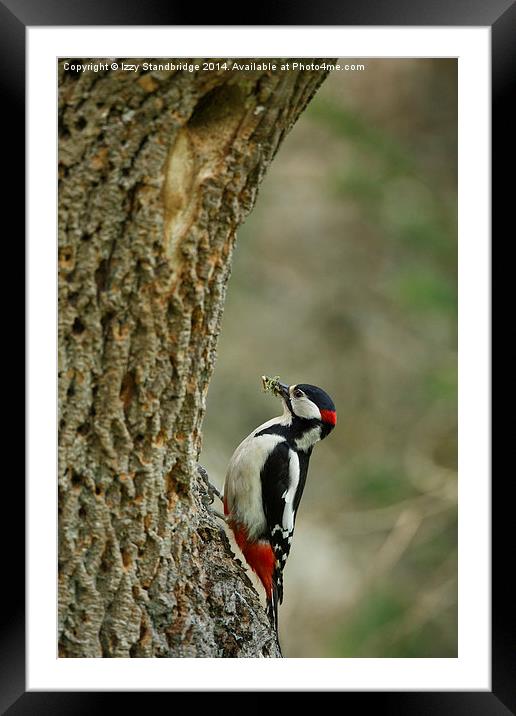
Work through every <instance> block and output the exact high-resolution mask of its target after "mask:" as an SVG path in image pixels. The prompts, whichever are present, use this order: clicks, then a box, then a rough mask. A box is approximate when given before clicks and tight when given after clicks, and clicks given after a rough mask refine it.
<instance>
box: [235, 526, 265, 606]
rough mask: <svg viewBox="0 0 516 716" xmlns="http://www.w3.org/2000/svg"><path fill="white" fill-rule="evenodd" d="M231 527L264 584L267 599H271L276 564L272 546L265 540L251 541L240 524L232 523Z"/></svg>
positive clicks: (245, 555) (237, 541) (248, 560)
mask: <svg viewBox="0 0 516 716" xmlns="http://www.w3.org/2000/svg"><path fill="white" fill-rule="evenodd" d="M231 527H232V529H233V532H234V534H235V539H236V543H237V545H238V546H239V547H240V549H241V550H242V552H243V555H244V557H245V558H246V561H247V563H248V564H249V566H250V567H251V569H252V570H253V571H254V572H256V574H257V575H258V577H259V579H260V581H261V583H262V584H263V587H264V589H265V593H266V595H267V599H271V597H272V588H273V575H274V567H275V564H276V557H275V556H274V552H273V551H272V547H271V546H270V544H269V543H268V542H264V541H260V542H250V541H249V540H248V539H247V531H246V529H245V528H244V527H242V526H240V525H238V526H233V525H231Z"/></svg>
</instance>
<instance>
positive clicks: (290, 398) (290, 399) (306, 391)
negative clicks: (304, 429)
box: [277, 382, 337, 440]
mask: <svg viewBox="0 0 516 716" xmlns="http://www.w3.org/2000/svg"><path fill="white" fill-rule="evenodd" d="M277 392H278V394H279V395H280V396H281V398H282V400H283V403H284V404H285V406H286V408H287V410H289V412H290V413H291V414H292V416H293V417H296V418H300V419H301V420H306V421H310V422H313V421H314V420H317V421H319V422H320V423H321V425H322V427H321V438H320V439H321V440H323V439H324V438H325V437H326V436H327V435H329V434H330V433H331V431H332V430H333V428H334V427H335V425H336V424H337V412H336V410H335V404H334V402H333V400H332V399H331V398H330V396H329V395H328V393H326V392H325V391H324V390H323V389H322V388H318V387H317V386H316V385H308V384H307V383H298V384H297V385H285V384H284V383H279V382H278V384H277Z"/></svg>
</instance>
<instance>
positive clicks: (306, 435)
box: [223, 377, 337, 644]
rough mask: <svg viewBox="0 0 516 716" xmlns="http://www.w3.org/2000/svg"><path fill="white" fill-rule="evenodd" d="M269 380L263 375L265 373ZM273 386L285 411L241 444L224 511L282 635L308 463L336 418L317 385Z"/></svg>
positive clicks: (228, 476) (234, 458) (232, 465)
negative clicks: (281, 610) (286, 577)
mask: <svg viewBox="0 0 516 716" xmlns="http://www.w3.org/2000/svg"><path fill="white" fill-rule="evenodd" d="M262 380H263V381H264V385H265V380H268V379H265V377H264V378H263V379H262ZM273 392H274V393H275V394H276V395H278V396H279V397H280V398H281V400H282V403H283V415H281V416H279V417H277V418H272V420H268V421H267V422H266V423H263V425H260V426H259V427H257V428H256V429H255V430H253V432H252V433H251V434H250V435H248V436H247V437H246V438H245V440H243V441H242V442H241V443H240V445H239V446H238V447H237V449H236V450H235V452H234V453H233V456H232V458H231V460H230V463H229V466H228V470H227V474H226V479H225V482H224V496H223V501H224V515H225V520H226V523H227V524H228V525H229V526H230V527H231V529H232V531H233V534H234V536H235V540H236V543H237V544H238V546H239V547H240V549H241V551H242V553H243V555H244V557H245V559H246V560H247V562H248V564H249V565H250V567H251V568H252V569H253V570H254V572H256V574H257V575H258V577H259V579H260V581H261V583H262V584H263V587H264V589H265V596H266V600H267V614H268V616H269V619H270V621H271V624H272V626H273V627H274V629H275V632H276V635H277V637H278V644H279V636H278V604H281V603H282V601H283V569H284V567H285V564H286V562H287V559H288V555H289V552H290V548H291V545H292V538H293V535H294V525H295V521H296V515H297V511H298V508H299V502H300V500H301V496H302V494H303V490H304V487H305V482H306V476H307V473H308V463H309V461H310V456H311V454H312V450H313V447H314V445H315V443H316V442H318V441H319V440H323V439H324V438H325V437H327V436H328V435H329V434H330V432H331V431H332V430H333V428H334V427H335V425H336V423H337V413H336V411H335V405H334V403H333V400H332V399H331V398H330V396H329V395H328V394H327V393H326V392H325V391H324V390H322V388H318V387H316V386H315V385H308V384H305V383H299V384H297V385H290V386H288V385H285V384H283V383H280V382H279V381H278V380H275V384H274V388H273Z"/></svg>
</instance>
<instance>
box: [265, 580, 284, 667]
mask: <svg viewBox="0 0 516 716" xmlns="http://www.w3.org/2000/svg"><path fill="white" fill-rule="evenodd" d="M278 602H279V595H278V586H277V584H276V582H273V585H272V594H271V596H270V598H269V599H267V616H268V617H269V619H270V622H271V624H272V626H273V627H274V631H275V632H276V641H277V642H278V649H279V652H280V656H283V654H282V653H281V644H280V640H279V631H278Z"/></svg>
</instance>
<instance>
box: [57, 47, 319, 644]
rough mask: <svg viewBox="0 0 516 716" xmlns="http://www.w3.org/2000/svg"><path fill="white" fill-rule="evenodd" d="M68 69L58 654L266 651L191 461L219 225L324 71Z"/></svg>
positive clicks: (262, 629) (224, 261)
mask: <svg viewBox="0 0 516 716" xmlns="http://www.w3.org/2000/svg"><path fill="white" fill-rule="evenodd" d="M271 61H272V60H269V59H268V60H267V62H271ZM77 62H81V61H78V60H70V61H69V62H68V65H67V63H66V62H65V61H61V62H60V63H59V179H60V182H59V406H60V415H59V419H60V423H59V427H60V437H59V654H60V656H64V657H100V656H105V657H128V656H134V657H178V656H185V657H188V656H199V657H201V656H209V657H214V656H225V657H229V656H238V657H256V656H266V657H272V656H278V655H279V654H278V649H277V645H276V642H275V638H274V634H273V632H272V631H271V628H270V625H269V622H268V619H267V617H266V615H265V613H264V611H263V609H262V607H261V605H260V602H259V599H258V596H257V594H256V591H255V590H254V588H253V587H252V585H251V583H250V581H249V580H248V579H247V577H246V575H245V571H244V570H243V568H242V567H241V565H240V564H239V562H238V561H236V560H235V558H234V556H233V553H232V552H231V549H230V547H229V543H228V541H227V539H226V537H225V535H224V533H223V531H222V530H221V528H220V526H219V525H217V524H216V520H215V519H214V518H213V517H212V515H211V514H210V513H209V512H208V511H207V510H206V508H205V507H204V505H203V502H202V495H203V486H202V481H200V479H199V476H198V474H197V470H196V460H197V458H198V455H199V452H200V448H201V425H202V419H203V415H204V410H205V396H206V391H207V388H208V383H209V379H210V376H211V373H212V371H213V365H214V360H215V350H216V342H217V336H218V332H219V326H220V319H221V314H222V310H223V304H224V295H225V291H226V285H227V281H228V277H229V273H230V266H231V256H232V251H233V246H234V242H235V231H236V229H237V227H238V225H239V224H240V223H241V222H242V220H243V219H244V217H245V216H246V214H247V213H248V212H249V210H250V209H251V207H252V205H253V202H254V200H255V196H256V191H257V187H258V185H259V183H260V181H261V179H262V177H263V175H264V172H265V170H266V168H267V166H268V164H269V162H270V161H271V159H272V157H273V156H274V154H275V152H276V150H277V149H278V146H279V145H280V143H281V141H282V139H283V137H284V136H285V134H286V132H287V131H288V130H289V129H290V128H291V126H292V125H293V123H294V122H295V120H296V119H297V117H298V116H299V114H300V113H301V111H302V110H303V109H304V107H305V106H306V104H307V102H308V101H309V99H310V98H311V97H312V95H313V94H314V92H315V91H316V89H317V87H318V86H319V84H320V83H321V82H322V80H323V79H324V76H325V74H326V72H324V71H304V72H295V71H292V70H290V71H276V72H270V71H264V70H261V69H251V70H250V71H245V72H244V71H232V70H230V69H229V70H226V71H224V70H223V69H221V70H220V71H202V69H201V70H196V71H190V72H188V71H173V70H169V69H161V70H155V71H147V72H145V71H144V70H143V68H141V65H142V62H143V60H134V59H131V60H125V62H127V63H130V64H132V65H134V64H139V65H140V68H139V69H138V70H137V71H136V72H135V71H123V70H122V69H119V70H118V71H115V70H112V69H104V70H100V71H94V70H91V71H84V72H75V71H72V70H71V69H70V68H69V65H72V64H76V63H77ZM82 62H83V63H86V62H89V61H88V60H86V61H82ZM94 62H95V63H97V64H99V63H100V62H106V63H108V64H109V65H110V64H111V63H112V60H103V61H100V60H95V61H94ZM117 62H118V65H119V67H122V62H124V60H118V61H117ZM155 62H158V60H156V61H155ZM159 62H164V60H159ZM171 62H181V63H183V62H186V61H185V60H176V61H171ZM196 62H200V61H198V60H197V61H196ZM231 62H232V61H228V66H231ZM246 62H249V61H246ZM200 64H201V65H202V62H201V63H200ZM67 67H68V69H67ZM240 438H241V436H237V435H236V436H235V441H236V442H237V441H238V440H239V439H240ZM228 458H229V456H228Z"/></svg>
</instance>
